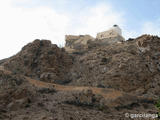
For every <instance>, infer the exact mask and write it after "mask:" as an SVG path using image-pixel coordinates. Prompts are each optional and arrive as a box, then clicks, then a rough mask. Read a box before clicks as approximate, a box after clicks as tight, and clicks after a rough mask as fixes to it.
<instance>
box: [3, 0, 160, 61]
mask: <svg viewBox="0 0 160 120" xmlns="http://www.w3.org/2000/svg"><path fill="white" fill-rule="evenodd" d="M159 6H160V0H1V1H0V59H3V58H6V57H9V56H11V55H14V54H16V53H17V52H18V51H20V50H21V48H22V47H23V46H24V45H25V44H27V43H29V42H32V41H33V40H34V39H49V40H51V41H52V43H55V44H58V45H64V42H65V40H64V37H65V35H66V34H75V35H79V34H90V35H92V36H94V37H95V36H96V33H97V32H101V31H104V30H107V29H109V28H110V27H111V26H112V25H113V24H118V25H119V26H120V27H121V28H122V32H123V36H124V37H125V38H126V39H128V38H130V37H138V36H139V35H141V34H145V33H147V34H153V35H159V36H160V7H159Z"/></svg>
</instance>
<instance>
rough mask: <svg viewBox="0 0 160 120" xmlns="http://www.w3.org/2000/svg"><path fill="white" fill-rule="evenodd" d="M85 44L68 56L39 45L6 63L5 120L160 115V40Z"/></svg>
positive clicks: (1, 89) (0, 111)
mask: <svg viewBox="0 0 160 120" xmlns="http://www.w3.org/2000/svg"><path fill="white" fill-rule="evenodd" d="M81 37H82V38H84V37H85V36H81ZM76 39H77V38H76ZM81 42H82V43H83V42H84V41H83V40H82V41H81ZM84 43H85V45H84V46H85V47H84V48H83V47H82V48H80V49H76V52H75V51H74V52H71V53H68V52H66V51H65V50H64V49H63V48H58V47H57V46H56V45H54V44H51V42H50V41H47V40H35V41H34V42H32V43H29V44H28V45H26V46H24V47H23V48H22V50H21V51H20V52H19V53H17V54H16V55H15V56H12V57H11V58H8V59H5V60H2V61H0V119H2V120H22V119H24V120H80V119H82V120H112V119H115V120H128V118H125V116H124V115H125V113H151V114H152V113H154V114H155V113H157V112H158V109H157V108H156V107H155V104H156V102H157V101H158V99H159V98H160V93H159V91H160V87H159V86H160V63H159V61H160V47H159V46H160V38H159V37H157V36H150V35H143V36H140V37H138V38H136V39H132V40H128V41H125V42H122V43H116V42H115V43H112V44H104V43H103V41H101V42H100V40H99V41H98V42H97V41H90V40H88V41H87V42H84ZM73 45H75V44H73ZM67 46H72V43H71V44H70V45H67ZM86 46H87V47H86ZM53 83H57V84H53ZM60 84H63V85H60Z"/></svg>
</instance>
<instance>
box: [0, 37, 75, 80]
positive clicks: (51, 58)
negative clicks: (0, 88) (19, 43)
mask: <svg viewBox="0 0 160 120" xmlns="http://www.w3.org/2000/svg"><path fill="white" fill-rule="evenodd" d="M71 65H72V58H71V57H70V56H68V55H67V53H66V52H65V51H64V49H63V48H62V49H61V48H58V47H57V45H55V44H51V42H50V41H47V40H42V41H40V40H35V41H34V42H33V43H29V44H28V45H26V46H24V47H23V48H22V50H21V51H20V52H19V53H18V54H16V55H15V56H13V57H11V58H10V59H9V60H7V61H6V62H4V63H3V64H2V66H4V67H5V68H6V69H8V70H11V71H12V72H14V73H16V74H23V75H25V76H28V77H31V78H34V79H38V80H39V79H40V80H43V81H46V82H55V83H67V82H69V81H68V80H67V78H66V75H65V74H66V72H67V71H68V69H69V68H70V66H71Z"/></svg>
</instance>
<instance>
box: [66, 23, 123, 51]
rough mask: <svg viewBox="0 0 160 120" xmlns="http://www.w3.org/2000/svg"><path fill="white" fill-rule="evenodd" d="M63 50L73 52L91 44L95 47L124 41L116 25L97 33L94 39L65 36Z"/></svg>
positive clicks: (81, 36) (82, 36) (87, 36)
mask: <svg viewBox="0 0 160 120" xmlns="http://www.w3.org/2000/svg"><path fill="white" fill-rule="evenodd" d="M65 41H66V44H65V49H66V51H74V50H80V49H86V48H88V46H91V44H92V45H93V44H94V46H96V44H97V45H108V44H113V43H121V42H123V41H125V39H124V38H123V37H122V30H121V29H120V27H119V26H118V25H113V27H112V28H110V29H109V30H107V31H104V32H100V33H97V36H96V38H94V37H92V36H90V35H79V36H75V35H66V36H65Z"/></svg>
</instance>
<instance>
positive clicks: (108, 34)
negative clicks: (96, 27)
mask: <svg viewBox="0 0 160 120" xmlns="http://www.w3.org/2000/svg"><path fill="white" fill-rule="evenodd" d="M117 36H121V37H122V30H121V28H120V27H119V26H118V25H113V27H111V28H110V29H109V30H107V31H104V32H100V33H97V37H96V38H97V39H105V38H114V37H117Z"/></svg>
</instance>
